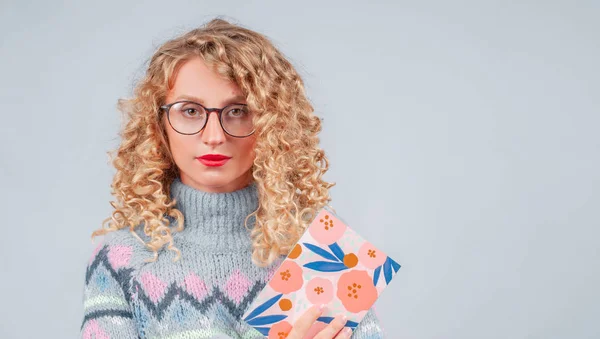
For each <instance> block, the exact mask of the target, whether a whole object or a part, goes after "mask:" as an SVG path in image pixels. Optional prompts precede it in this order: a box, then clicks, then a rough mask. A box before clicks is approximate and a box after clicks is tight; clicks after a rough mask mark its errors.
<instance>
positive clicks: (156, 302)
mask: <svg viewBox="0 0 600 339" xmlns="http://www.w3.org/2000/svg"><path fill="white" fill-rule="evenodd" d="M170 195H171V198H173V199H176V207H177V209H179V210H180V211H181V212H182V213H183V215H184V218H185V221H184V230H183V231H182V232H173V242H174V245H175V246H176V247H177V248H178V249H179V250H180V251H181V258H180V259H179V260H178V261H177V262H173V258H174V257H175V255H176V254H175V253H174V252H173V251H170V250H168V249H167V248H166V246H165V247H164V248H163V249H161V250H160V251H159V256H158V259H157V260H156V261H155V262H145V260H146V259H149V258H152V255H153V253H152V251H151V250H150V249H148V248H146V247H145V246H144V244H142V243H141V242H140V241H139V239H137V238H136V237H134V236H133V235H132V234H131V233H130V231H129V230H128V229H124V230H119V231H116V232H110V233H108V234H107V235H105V236H103V237H101V238H100V239H102V240H101V241H100V242H99V244H98V245H97V246H96V247H95V249H94V250H93V252H92V255H91V256H90V258H89V260H88V261H87V262H86V272H85V280H84V288H83V310H84V316H83V321H82V323H81V328H80V337H81V338H85V339H114V338H117V339H128V338H142V339H146V338H149V339H154V338H168V339H188V338H190V339H191V338H244V339H245V338H264V336H263V335H262V334H261V333H260V332H258V331H257V330H255V329H254V328H253V327H252V326H250V325H248V324H247V323H246V322H245V321H244V320H243V319H242V315H243V314H244V312H245V311H246V310H247V309H248V308H249V307H250V304H251V303H252V301H253V300H254V299H255V297H256V296H257V295H258V294H259V292H260V291H261V290H262V289H263V288H264V287H265V286H266V284H267V283H268V281H269V279H270V278H271V277H272V276H273V274H274V273H275V271H276V270H277V268H278V267H279V265H280V264H281V262H282V261H283V259H285V256H281V257H280V258H279V259H278V260H276V261H275V262H274V263H273V264H271V265H270V266H268V267H258V266H256V265H254V264H253V263H252V261H251V254H252V244H251V240H250V232H249V231H248V230H246V228H244V219H245V217H246V216H247V215H249V214H250V213H252V212H253V211H254V210H256V209H257V208H258V191H257V186H256V183H255V182H253V183H251V184H250V185H248V186H246V187H244V188H241V189H239V190H236V191H233V192H227V193H212V192H204V191H201V190H198V189H195V188H193V187H191V186H188V185H186V184H184V183H182V182H181V180H180V179H179V178H176V179H175V180H174V181H173V182H172V184H171V186H170ZM169 218H170V217H169ZM171 220H172V221H173V222H174V223H175V220H174V219H171ZM254 221H255V219H254V217H252V218H249V219H248V226H249V228H252V226H253V223H254ZM136 234H137V235H138V236H139V237H140V238H141V239H142V240H143V241H144V242H148V241H149V240H150V238H149V237H148V236H146V235H145V234H144V233H143V231H142V227H141V225H140V227H137V228H136ZM352 338H355V339H367V338H376V339H379V338H384V330H383V328H382V326H381V324H380V322H379V319H378V317H377V315H376V313H375V309H374V307H372V308H371V309H370V310H369V311H368V312H367V314H366V316H365V317H364V318H363V320H362V321H361V322H360V324H359V325H358V326H357V327H356V329H355V330H354V332H353V334H352Z"/></svg>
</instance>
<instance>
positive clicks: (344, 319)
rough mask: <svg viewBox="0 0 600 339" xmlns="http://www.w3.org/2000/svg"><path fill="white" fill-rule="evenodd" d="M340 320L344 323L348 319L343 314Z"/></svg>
mask: <svg viewBox="0 0 600 339" xmlns="http://www.w3.org/2000/svg"><path fill="white" fill-rule="evenodd" d="M342 320H343V321H344V323H346V320H348V317H347V316H346V315H345V314H342Z"/></svg>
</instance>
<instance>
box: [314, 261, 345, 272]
mask: <svg viewBox="0 0 600 339" xmlns="http://www.w3.org/2000/svg"><path fill="white" fill-rule="evenodd" d="M304 267H306V268H310V269H311V270H315V271H319V272H338V271H343V270H346V269H348V267H346V265H344V263H341V262H331V261H313V262H309V263H308V264H304Z"/></svg>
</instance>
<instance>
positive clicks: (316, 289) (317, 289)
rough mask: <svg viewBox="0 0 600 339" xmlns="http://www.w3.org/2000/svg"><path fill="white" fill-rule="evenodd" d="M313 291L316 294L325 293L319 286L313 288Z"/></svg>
mask: <svg viewBox="0 0 600 339" xmlns="http://www.w3.org/2000/svg"><path fill="white" fill-rule="evenodd" d="M314 291H315V292H317V294H321V293H325V291H323V287H321V286H317V287H315V289H314Z"/></svg>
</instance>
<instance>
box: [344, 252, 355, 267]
mask: <svg viewBox="0 0 600 339" xmlns="http://www.w3.org/2000/svg"><path fill="white" fill-rule="evenodd" d="M356 264H358V257H357V256H356V254H354V253H348V254H346V255H345V256H344V265H346V267H348V268H352V267H354V266H356Z"/></svg>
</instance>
